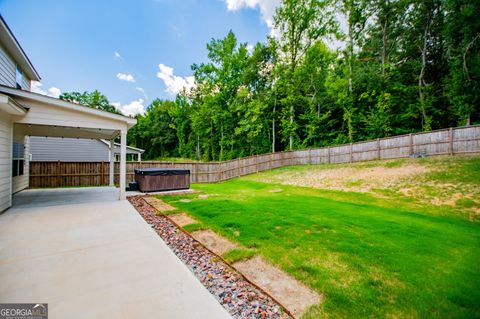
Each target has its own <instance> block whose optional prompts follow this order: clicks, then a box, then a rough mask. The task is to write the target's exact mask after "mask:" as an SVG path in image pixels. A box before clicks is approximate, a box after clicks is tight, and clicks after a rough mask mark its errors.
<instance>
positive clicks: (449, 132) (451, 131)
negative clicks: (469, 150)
mask: <svg viewBox="0 0 480 319" xmlns="http://www.w3.org/2000/svg"><path fill="white" fill-rule="evenodd" d="M448 139H449V141H448V153H449V154H450V155H453V128H450V129H449V130H448Z"/></svg>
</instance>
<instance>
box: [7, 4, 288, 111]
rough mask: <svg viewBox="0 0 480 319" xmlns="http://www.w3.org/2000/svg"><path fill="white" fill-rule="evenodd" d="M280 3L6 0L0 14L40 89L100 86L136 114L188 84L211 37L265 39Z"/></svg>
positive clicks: (52, 91) (51, 91) (54, 91)
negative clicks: (36, 75)
mask: <svg viewBox="0 0 480 319" xmlns="http://www.w3.org/2000/svg"><path fill="white" fill-rule="evenodd" d="M278 2H279V0H136V1H133V0H132V1H101V0H97V1H95V0H81V1H73V0H66V1H61V0H57V1H53V0H42V1H38V0H0V12H1V14H2V16H3V18H4V19H5V20H6V22H7V23H8V24H9V26H10V28H11V29H12V31H13V33H14V34H15V36H16V37H17V39H18V40H19V42H20V44H21V45H22V47H23V49H24V50H25V52H26V53H27V55H28V56H29V57H30V60H31V61H32V63H33V64H34V65H35V67H36V69H37V71H38V72H39V73H40V76H41V77H42V84H41V86H40V85H36V86H35V88H34V89H35V90H36V91H37V92H41V93H44V94H49V95H53V96H55V95H58V93H59V92H66V91H81V92H83V91H92V90H94V89H98V90H99V91H101V92H102V93H104V94H105V95H106V96H107V97H108V98H109V100H110V102H112V103H115V105H117V106H118V107H119V108H121V109H122V110H123V111H124V112H126V113H135V112H139V111H141V109H142V108H143V107H145V106H147V105H148V104H149V103H150V102H151V101H152V100H153V99H154V98H156V97H158V98H163V99H167V98H170V99H173V98H174V97H175V94H174V93H175V92H176V91H178V89H179V87H182V86H183V85H187V86H188V85H189V84H190V83H191V78H188V77H189V76H191V75H192V71H191V69H190V65H191V64H192V63H200V62H204V61H206V59H207V51H206V43H207V42H209V41H210V40H211V39H212V38H222V37H224V36H225V35H226V34H227V32H228V31H229V30H233V32H234V33H235V34H236V35H237V38H238V39H239V41H240V42H248V43H250V44H254V43H255V42H257V41H264V40H265V39H266V36H267V35H268V34H269V33H270V32H271V31H270V27H269V26H271V16H272V14H273V12H274V10H275V6H276V5H277V4H278ZM160 64H162V65H161V66H160V67H159V65H160Z"/></svg>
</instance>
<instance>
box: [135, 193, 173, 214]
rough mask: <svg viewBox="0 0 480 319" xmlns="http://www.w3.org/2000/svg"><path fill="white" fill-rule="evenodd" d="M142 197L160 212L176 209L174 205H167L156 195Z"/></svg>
mask: <svg viewBox="0 0 480 319" xmlns="http://www.w3.org/2000/svg"><path fill="white" fill-rule="evenodd" d="M143 199H144V200H145V201H146V202H147V203H149V204H150V205H152V206H153V207H154V208H155V209H156V210H158V211H160V212H168V211H169V210H175V209H176V208H175V207H173V206H171V205H168V204H167V203H165V202H164V201H162V200H161V199H158V198H156V197H152V196H145V197H144V198H143Z"/></svg>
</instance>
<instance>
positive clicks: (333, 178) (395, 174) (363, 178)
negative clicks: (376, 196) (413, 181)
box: [269, 164, 429, 192]
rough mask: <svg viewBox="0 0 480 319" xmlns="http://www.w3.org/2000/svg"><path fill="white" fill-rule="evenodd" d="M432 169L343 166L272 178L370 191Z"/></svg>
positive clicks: (277, 180)
mask: <svg viewBox="0 0 480 319" xmlns="http://www.w3.org/2000/svg"><path fill="white" fill-rule="evenodd" d="M427 172H429V168H427V167H425V166H421V165H416V164H408V165H403V166H400V167H383V166H377V167H339V168H331V169H311V170H308V171H292V172H284V173H281V174H278V175H276V176H275V177H271V179H272V180H269V181H273V182H280V183H282V184H286V185H294V186H308V187H314V188H324V189H333V190H341V191H356V192H369V191H371V190H372V188H389V187H392V186H394V185H395V184H396V183H397V182H398V181H400V180H403V179H406V178H410V177H413V176H415V175H421V174H425V173H427Z"/></svg>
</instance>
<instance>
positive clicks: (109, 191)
mask: <svg viewBox="0 0 480 319" xmlns="http://www.w3.org/2000/svg"><path fill="white" fill-rule="evenodd" d="M117 198H118V190H116V189H114V188H108V187H102V188H75V189H74V188H72V189H50V190H26V191H23V192H20V193H18V194H17V195H15V196H14V206H13V207H12V208H10V209H9V210H7V211H6V212H5V213H3V214H1V215H0V283H1V284H0V302H2V303H3V302H12V303H13V302H15V303H22V302H28V303H40V302H42V303H44V302H45V303H48V307H49V318H53V319H56V318H102V319H103V318H230V316H229V314H228V313H227V312H226V310H225V309H224V308H223V307H222V306H221V305H220V304H219V303H218V302H217V301H216V300H215V298H214V297H213V296H212V295H211V294H210V293H209V292H208V291H207V290H206V289H205V287H203V286H202V284H201V283H200V282H199V281H198V280H197V279H196V278H195V277H194V275H193V274H192V273H191V272H190V271H189V270H188V269H187V267H186V266H185V265H184V264H183V263H182V262H181V261H180V260H179V259H178V258H177V257H176V256H175V255H174V254H173V252H172V251H171V250H170V249H169V248H168V247H167V246H166V244H165V243H164V242H163V240H162V239H161V238H160V237H159V236H158V235H157V234H156V233H155V232H154V231H153V230H152V229H151V228H150V227H149V225H148V224H147V223H146V222H145V221H144V220H143V219H142V218H141V216H140V215H139V214H138V213H137V212H136V211H135V209H134V208H133V207H132V206H131V205H130V204H129V203H128V202H127V201H118V200H117Z"/></svg>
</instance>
